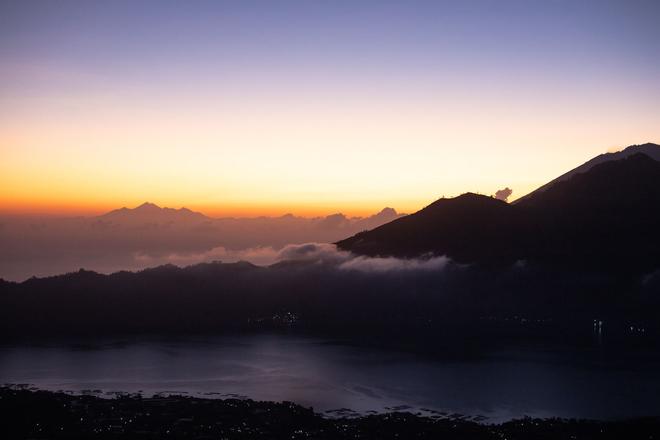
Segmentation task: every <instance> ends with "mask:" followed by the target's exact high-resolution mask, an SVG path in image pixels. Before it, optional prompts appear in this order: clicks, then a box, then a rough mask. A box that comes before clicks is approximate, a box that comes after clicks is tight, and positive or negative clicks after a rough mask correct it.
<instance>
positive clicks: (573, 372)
mask: <svg viewBox="0 0 660 440" xmlns="http://www.w3.org/2000/svg"><path fill="white" fill-rule="evenodd" d="M659 367H660V362H659V360H658V356H656V353H641V354H640V353H636V354H634V355H625V356H624V355H617V356H610V355H607V354H603V353H602V352H600V351H598V350H589V351H586V352H584V351H581V352H576V351H575V350H549V349H545V350H540V349H534V350H531V349H529V348H528V349H525V350H523V349H520V348H518V349H508V350H500V351H493V352H489V353H485V354H483V355H482V356H479V357H469V358H460V357H459V358H457V357H455V356H447V357H443V356H441V355H440V356H439V355H437V354H436V355H433V356H430V355H429V356H426V355H420V354H418V353H411V352H405V351H397V350H387V349H376V348H366V347H365V346H358V345H351V344H346V343H340V342H336V341H330V340H325V339H321V338H312V337H300V336H291V335H282V334H262V335H248V336H245V335H242V336H225V337H190V338H182V339H156V338H151V339H149V338H145V339H131V340H107V341H102V342H96V343H91V344H90V343H85V344H72V343H50V344H40V345H27V344H22V345H3V346H0V383H11V384H19V383H21V384H31V385H33V386H36V387H38V388H41V389H46V390H65V391H72V392H83V391H87V390H95V391H94V392H95V393H99V392H100V393H102V394H103V395H104V396H111V395H112V393H114V392H129V393H133V392H141V393H143V394H147V395H152V394H156V393H174V394H184V395H191V396H200V397H212V398H213V397H218V398H226V397H236V396H240V397H249V398H252V399H255V400H271V401H284V400H287V401H292V402H296V403H299V404H302V405H305V406H311V407H313V408H314V409H315V410H316V411H319V412H327V411H332V410H337V409H350V410H353V411H356V412H358V413H361V414H365V413H367V412H369V411H377V412H384V411H390V410H395V409H398V410H406V411H412V412H417V411H420V412H422V413H426V414H434V412H433V411H437V412H444V413H448V414H453V413H459V414H464V415H468V416H483V417H485V419H481V418H479V419H480V420H486V421H488V422H500V421H504V420H508V419H511V418H519V417H522V416H525V415H528V416H535V417H536V416H538V417H551V416H558V417H579V418H595V419H618V418H629V417H637V416H646V415H658V414H660V397H659V396H660V375H659V374H658V371H660V370H659V369H658V368H659ZM326 414H328V415H333V414H335V415H336V414H341V413H336V412H327V413H326Z"/></svg>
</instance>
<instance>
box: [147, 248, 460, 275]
mask: <svg viewBox="0 0 660 440" xmlns="http://www.w3.org/2000/svg"><path fill="white" fill-rule="evenodd" d="M135 260H136V263H138V265H142V266H144V267H148V266H154V265H159V264H174V265H177V266H187V265H192V264H197V263H206V262H212V261H222V262H224V263H233V262H237V261H247V262H249V263H252V264H255V265H258V266H269V265H271V264H275V263H282V262H302V263H307V264H316V265H324V266H328V267H333V268H336V269H339V270H343V271H357V272H371V273H373V272H397V271H414V270H420V271H434V270H442V269H444V268H445V267H446V266H447V264H449V263H450V261H451V260H450V259H449V258H447V257H445V256H431V255H429V256H426V257H421V258H411V259H407V258H394V257H365V256H360V255H355V254H353V253H351V252H348V251H343V250H339V249H337V247H336V246H335V245H334V244H330V243H303V244H290V245H287V246H284V247H283V248H282V249H280V250H276V249H274V248H272V247H257V248H251V249H244V250H231V249H226V248H224V247H217V248H214V249H211V250H210V251H208V252H200V253H189V254H178V253H171V254H167V255H163V256H152V255H149V254H144V253H140V254H136V255H135Z"/></svg>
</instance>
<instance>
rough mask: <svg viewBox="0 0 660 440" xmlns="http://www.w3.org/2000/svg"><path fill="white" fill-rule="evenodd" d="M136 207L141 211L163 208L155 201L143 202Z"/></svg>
mask: <svg viewBox="0 0 660 440" xmlns="http://www.w3.org/2000/svg"><path fill="white" fill-rule="evenodd" d="M134 209H135V210H140V211H146V210H150V211H155V210H160V209H162V208H161V207H160V206H158V205H156V204H155V203H151V202H144V203H143V204H141V205H140V206H138V207H136V208H134Z"/></svg>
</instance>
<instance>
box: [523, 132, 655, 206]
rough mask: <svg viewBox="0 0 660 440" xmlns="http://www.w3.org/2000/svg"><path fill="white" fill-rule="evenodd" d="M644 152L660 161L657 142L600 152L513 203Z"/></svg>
mask: <svg viewBox="0 0 660 440" xmlns="http://www.w3.org/2000/svg"><path fill="white" fill-rule="evenodd" d="M638 153H642V154H645V155H647V156H649V157H650V158H651V159H654V160H657V161H660V145H657V144H652V143H646V144H642V145H631V146H629V147H627V148H625V149H623V150H622V151H617V152H615V153H605V154H599V155H598V156H596V157H594V158H593V159H591V160H589V161H587V162H585V163H583V164H582V165H580V166H579V167H577V168H574V169H572V170H570V171H568V172H566V173H564V174H562V175H561V176H559V177H557V178H556V179H554V180H552V181H550V182H548V183H546V184H545V185H543V186H541V187H539V188H538V189H536V190H534V191H532V192H531V193H529V194H527V195H526V196H524V197H521V198H519V199H518V200H515V201H514V202H513V204H516V203H520V202H522V201H523V200H527V199H528V198H531V197H532V196H534V195H536V194H538V193H541V192H543V191H545V190H547V189H548V188H550V187H551V186H553V185H555V184H556V183H559V182H563V181H565V180H568V179H570V178H571V177H573V176H574V175H576V174H579V173H586V172H587V171H589V170H590V169H591V168H593V167H594V166H596V165H599V164H601V163H605V162H609V161H614V160H620V159H624V158H626V157H628V156H632V155H633V154H638Z"/></svg>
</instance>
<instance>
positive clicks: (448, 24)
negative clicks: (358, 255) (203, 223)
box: [0, 0, 660, 216]
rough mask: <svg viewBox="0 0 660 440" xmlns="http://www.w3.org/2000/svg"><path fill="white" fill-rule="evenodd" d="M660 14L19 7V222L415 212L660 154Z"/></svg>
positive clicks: (2, 117)
mask: <svg viewBox="0 0 660 440" xmlns="http://www.w3.org/2000/svg"><path fill="white" fill-rule="evenodd" d="M658 23H660V2H657V1H630V0H628V1H619V2H612V1H606V0H599V1H575V0H573V1H551V0H548V1H543V2H541V1H486V0H483V1H455V2H450V1H440V0H436V1H428V2H427V1H399V2H391V1H372V0H370V1H342V0H336V1H332V2H330V1H314V0H308V1H300V2H294V1H266V2H258V1H250V0H242V1H235V2H234V1H194V0H191V1H187V2H180V1H172V2H170V1H127V2H124V1H112V2H102V1H66V0H62V1H58V2H52V1H31V0H20V1H11V0H9V1H8V0H2V1H0V188H2V190H0V211H2V212H16V213H18V212H44V213H56V214H67V215H68V214H92V213H100V212H103V211H107V210H110V209H113V208H117V207H120V206H136V205H138V204H140V203H142V202H144V201H150V202H153V203H157V204H159V205H161V206H171V207H180V206H186V207H189V208H191V209H197V210H200V211H203V212H205V213H207V214H211V215H218V216H220V215H239V216H240V215H244V216H253V215H281V214H284V213H288V212H293V213H295V214H297V215H320V214H327V213H330V212H338V211H341V212H344V213H345V214H348V215H366V214H372V213H374V212H377V211H378V210H380V209H381V208H382V207H384V206H392V207H394V208H396V209H397V210H398V211H400V212H413V211H415V210H417V209H419V208H421V207H423V206H425V205H427V204H428V203H430V202H432V201H433V200H435V199H437V198H439V197H441V196H455V195H459V194H461V193H463V192H466V191H472V192H478V193H482V194H494V193H495V192H496V191H497V190H498V189H502V188H504V187H510V188H512V189H513V191H514V192H513V195H512V198H513V199H515V198H516V197H520V196H522V195H524V194H525V193H527V192H529V191H531V190H533V189H534V188H536V187H538V186H540V185H542V184H543V183H545V182H547V181H549V180H551V179H553V178H555V177H557V176H558V175H560V174H562V173H564V172H565V171H567V170H569V169H571V168H574V167H575V166H577V165H579V164H581V163H583V162H585V161H586V160H588V159H590V158H591V157H593V156H595V155H597V154H600V153H604V152H606V151H608V150H610V151H612V150H617V149H620V148H622V147H625V146H628V145H631V144H639V143H645V142H656V143H660V26H658Z"/></svg>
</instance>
